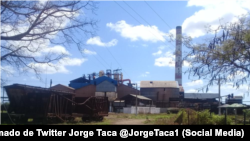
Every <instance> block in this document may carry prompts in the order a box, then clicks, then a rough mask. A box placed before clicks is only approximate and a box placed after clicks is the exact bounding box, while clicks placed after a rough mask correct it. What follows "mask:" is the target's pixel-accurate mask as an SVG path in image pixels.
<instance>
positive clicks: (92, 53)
mask: <svg viewBox="0 0 250 141" xmlns="http://www.w3.org/2000/svg"><path fill="white" fill-rule="evenodd" d="M82 52H83V53H84V54H89V55H96V52H94V51H90V50H87V49H84V50H83V51H82Z"/></svg>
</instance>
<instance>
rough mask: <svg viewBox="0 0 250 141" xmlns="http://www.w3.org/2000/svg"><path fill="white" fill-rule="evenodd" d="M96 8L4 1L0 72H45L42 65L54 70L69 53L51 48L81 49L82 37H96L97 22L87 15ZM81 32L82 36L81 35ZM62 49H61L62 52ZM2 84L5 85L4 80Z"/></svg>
mask: <svg viewBox="0 0 250 141" xmlns="http://www.w3.org/2000/svg"><path fill="white" fill-rule="evenodd" d="M96 9H97V7H96V3H94V2H92V1H8V0H2V1H1V71H2V74H4V75H6V74H11V73H12V71H11V69H8V67H11V68H14V69H15V70H16V71H18V72H19V73H26V72H28V71H30V70H32V71H34V72H35V74H36V75H37V77H39V75H40V74H41V73H42V72H41V70H39V64H40V65H41V64H47V65H49V66H52V67H55V68H56V66H55V65H53V63H54V62H57V61H59V60H60V59H63V58H65V57H66V56H67V55H68V52H67V51H63V50H61V52H58V50H57V51H55V49H53V48H51V46H55V45H61V46H63V47H67V48H69V47H70V46H71V44H76V45H77V47H78V49H79V51H81V50H82V48H81V47H82V46H83V45H82V43H81V40H82V39H83V37H82V34H84V35H86V36H88V35H92V36H93V34H94V31H95V25H96V22H97V21H95V20H93V19H88V18H87V16H85V14H86V13H85V12H86V11H92V12H93V13H94V12H95V10H96ZM79 33H81V35H80V36H79ZM59 50H60V49H59ZM1 82H5V80H4V79H2V77H1Z"/></svg>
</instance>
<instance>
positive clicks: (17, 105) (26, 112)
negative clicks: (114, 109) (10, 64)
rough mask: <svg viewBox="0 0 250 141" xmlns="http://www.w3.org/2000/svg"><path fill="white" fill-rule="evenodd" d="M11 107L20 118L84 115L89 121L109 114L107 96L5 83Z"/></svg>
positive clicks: (63, 119)
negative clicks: (83, 94) (79, 95)
mask: <svg viewBox="0 0 250 141" xmlns="http://www.w3.org/2000/svg"><path fill="white" fill-rule="evenodd" d="M4 89H5V90H6V92H7V95H8V98H9V101H10V106H9V108H8V113H9V114H10V115H12V117H14V119H15V120H16V121H18V122H19V121H20V122H27V120H28V118H32V119H33V120H38V121H39V120H52V119H53V120H54V119H55V120H59V121H67V120H72V119H74V118H75V117H82V119H83V120H84V121H85V120H86V119H88V120H93V119H94V120H99V121H101V120H102V119H103V116H108V107H109V101H108V98H107V97H94V96H93V97H80V98H78V97H75V93H73V92H70V91H59V90H55V89H50V88H42V87H35V86H28V85H22V84H13V85H9V86H5V87H4Z"/></svg>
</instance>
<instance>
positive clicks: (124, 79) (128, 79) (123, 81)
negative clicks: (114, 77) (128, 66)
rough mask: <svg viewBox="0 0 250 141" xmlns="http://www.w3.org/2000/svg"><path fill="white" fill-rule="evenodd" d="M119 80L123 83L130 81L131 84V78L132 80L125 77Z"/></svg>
mask: <svg viewBox="0 0 250 141" xmlns="http://www.w3.org/2000/svg"><path fill="white" fill-rule="evenodd" d="M119 81H121V82H122V83H123V82H124V81H129V83H130V84H131V80H130V79H123V80H119Z"/></svg>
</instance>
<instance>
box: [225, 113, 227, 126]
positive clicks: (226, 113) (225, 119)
mask: <svg viewBox="0 0 250 141" xmlns="http://www.w3.org/2000/svg"><path fill="white" fill-rule="evenodd" d="M225 125H227V109H225Z"/></svg>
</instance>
